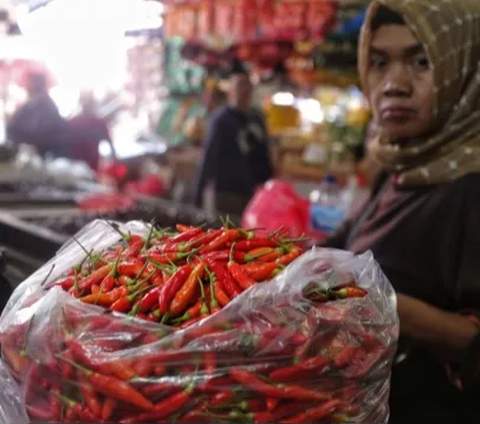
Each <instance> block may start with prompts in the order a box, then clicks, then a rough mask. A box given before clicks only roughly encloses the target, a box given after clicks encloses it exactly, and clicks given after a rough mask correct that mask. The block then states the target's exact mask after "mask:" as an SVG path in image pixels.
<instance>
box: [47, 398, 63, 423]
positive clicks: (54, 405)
mask: <svg viewBox="0 0 480 424" xmlns="http://www.w3.org/2000/svg"><path fill="white" fill-rule="evenodd" d="M48 402H49V404H50V417H49V418H51V419H52V421H54V422H61V419H62V401H61V400H60V399H58V397H57V396H55V395H54V394H53V393H49V394H48Z"/></svg>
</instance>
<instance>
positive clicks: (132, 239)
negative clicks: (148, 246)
mask: <svg viewBox="0 0 480 424" xmlns="http://www.w3.org/2000/svg"><path fill="white" fill-rule="evenodd" d="M127 238H128V240H127V242H128V244H129V245H130V246H132V245H134V244H136V243H138V242H140V241H141V242H142V243H143V242H144V240H143V237H142V236H140V235H138V234H130V235H128V236H127Z"/></svg>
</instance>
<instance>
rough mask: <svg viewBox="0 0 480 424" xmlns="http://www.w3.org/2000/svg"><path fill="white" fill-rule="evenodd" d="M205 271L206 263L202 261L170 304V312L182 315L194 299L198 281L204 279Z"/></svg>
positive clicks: (174, 314)
mask: <svg viewBox="0 0 480 424" xmlns="http://www.w3.org/2000/svg"><path fill="white" fill-rule="evenodd" d="M204 271H205V264H204V263H203V262H200V263H199V264H198V265H197V266H195V268H194V269H193V270H192V272H191V273H190V275H189V276H188V278H187V280H186V281H185V283H184V284H183V285H182V286H181V288H180V290H178V291H177V292H176V294H175V296H174V298H173V300H172V303H171V305H170V314H171V315H173V316H177V315H180V314H181V313H182V312H184V311H185V309H186V308H187V305H188V304H189V303H190V302H191V301H192V299H193V296H194V295H195V292H196V291H197V288H198V281H199V280H201V279H202V277H203V273H204Z"/></svg>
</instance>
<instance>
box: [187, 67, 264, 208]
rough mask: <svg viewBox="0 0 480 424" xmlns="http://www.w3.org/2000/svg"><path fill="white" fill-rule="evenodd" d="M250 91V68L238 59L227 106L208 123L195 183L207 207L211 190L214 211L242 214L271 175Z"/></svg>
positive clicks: (198, 196) (200, 200) (201, 202)
mask: <svg viewBox="0 0 480 424" xmlns="http://www.w3.org/2000/svg"><path fill="white" fill-rule="evenodd" d="M252 91H253V87H252V83H251V81H250V76H249V74H248V72H247V71H246V70H245V69H244V68H243V66H242V65H241V64H238V63H237V64H236V66H235V67H234V69H233V72H232V75H231V77H230V81H229V91H228V105H227V106H225V107H223V108H221V109H220V110H218V111H217V112H216V113H214V115H213V116H212V119H211V120H210V122H209V125H208V131H207V137H206V142H205V146H204V153H203V158H202V162H201V165H200V170H199V175H198V177H197V182H196V184H197V185H196V191H195V203H196V205H197V206H205V202H206V198H207V197H208V196H205V193H208V192H209V191H210V192H211V193H212V192H213V193H214V195H213V200H211V202H210V203H213V205H214V207H213V209H214V210H215V211H217V212H222V213H230V214H233V215H236V216H240V215H241V214H242V213H243V211H244V209H245V208H246V206H247V205H248V203H249V201H250V199H251V198H252V196H253V194H254V192H255V189H256V188H257V187H259V186H260V185H262V184H263V183H265V182H266V181H268V180H269V179H271V178H272V177H273V167H272V162H271V158H270V148H269V137H268V133H267V128H266V125H265V122H264V119H263V117H262V115H261V114H260V113H259V112H257V111H255V110H253V108H252V106H251V101H252ZM206 189H207V190H206ZM207 203H208V202H207ZM207 208H208V205H207Z"/></svg>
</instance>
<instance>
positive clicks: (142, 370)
mask: <svg viewBox="0 0 480 424" xmlns="http://www.w3.org/2000/svg"><path fill="white" fill-rule="evenodd" d="M132 368H133V369H134V370H135V373H136V374H137V377H140V378H148V377H150V375H151V374H152V372H153V364H152V363H150V362H149V361H145V360H143V359H142V358H139V359H137V360H136V361H135V362H134V364H133V366H132Z"/></svg>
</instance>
